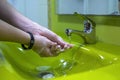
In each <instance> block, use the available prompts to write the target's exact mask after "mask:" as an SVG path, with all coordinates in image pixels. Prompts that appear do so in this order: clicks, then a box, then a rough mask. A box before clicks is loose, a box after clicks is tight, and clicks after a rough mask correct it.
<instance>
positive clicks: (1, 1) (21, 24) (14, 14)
mask: <svg viewBox="0 0 120 80" xmlns="http://www.w3.org/2000/svg"><path fill="white" fill-rule="evenodd" d="M0 19H2V20H4V21H5V22H7V23H9V24H11V25H13V26H15V27H17V28H19V29H21V30H23V31H27V32H31V33H33V34H37V35H42V36H44V37H46V38H47V39H49V40H51V41H52V42H55V43H57V44H58V45H60V46H61V47H62V48H70V47H72V45H70V44H68V43H66V42H65V41H63V40H62V38H61V37H59V36H58V35H57V34H55V33H54V32H52V31H50V30H48V29H47V28H45V27H43V26H41V25H39V24H36V23H35V22H33V21H31V20H30V19H28V18H27V17H25V16H23V15H22V14H20V13H19V12H18V11H17V10H16V9H15V8H13V7H12V6H11V5H10V4H9V3H8V2H7V0H0Z"/></svg>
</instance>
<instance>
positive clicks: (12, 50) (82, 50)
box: [0, 43, 118, 80]
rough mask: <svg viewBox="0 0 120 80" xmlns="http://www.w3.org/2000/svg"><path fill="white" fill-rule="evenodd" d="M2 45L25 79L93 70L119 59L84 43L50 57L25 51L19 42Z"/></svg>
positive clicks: (9, 59) (5, 53) (4, 51)
mask: <svg viewBox="0 0 120 80" xmlns="http://www.w3.org/2000/svg"><path fill="white" fill-rule="evenodd" d="M13 45H14V46H13ZM0 47H1V49H2V50H3V53H4V55H5V57H6V59H7V60H8V61H9V63H10V64H11V65H12V67H13V68H14V70H15V71H16V72H17V73H18V74H19V75H21V76H22V77H23V78H24V79H33V80H34V79H35V78H38V79H39V78H51V77H58V76H63V75H69V74H74V73H80V72H81V73H82V72H85V71H92V70H94V69H98V68H101V67H104V66H107V65H110V64H113V63H115V62H116V61H117V60H118V58H117V57H116V56H114V55H112V54H108V53H107V52H105V51H101V50H99V49H95V48H94V47H91V46H84V45H82V46H74V48H72V49H70V50H68V51H66V52H63V53H61V54H60V55H59V56H57V57H50V58H42V57H39V56H38V55H37V54H36V53H34V52H33V51H23V50H22V49H21V48H20V46H19V45H18V44H12V43H4V44H1V45H0Z"/></svg>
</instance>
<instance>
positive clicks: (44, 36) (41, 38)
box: [24, 23, 72, 57]
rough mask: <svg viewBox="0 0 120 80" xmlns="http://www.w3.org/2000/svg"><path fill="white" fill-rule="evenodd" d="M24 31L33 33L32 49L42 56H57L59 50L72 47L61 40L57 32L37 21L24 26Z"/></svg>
mask: <svg viewBox="0 0 120 80" xmlns="http://www.w3.org/2000/svg"><path fill="white" fill-rule="evenodd" d="M24 31H28V32H31V33H33V34H34V37H35V44H34V46H33V50H34V51H35V52H37V53H38V54H39V55H40V56H42V57H49V56H57V55H58V54H59V53H60V52H62V51H64V50H65V49H69V48H71V47H72V45H71V44H68V43H66V42H65V41H63V40H62V38H61V37H59V36H58V35H57V34H55V33H54V32H52V31H50V30H48V29H47V28H45V27H42V26H40V25H39V24H37V23H34V24H33V25H30V26H26V27H25V28H24Z"/></svg>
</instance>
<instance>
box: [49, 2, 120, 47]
mask: <svg viewBox="0 0 120 80" xmlns="http://www.w3.org/2000/svg"><path fill="white" fill-rule="evenodd" d="M49 4H50V5H49V23H50V24H49V27H50V28H51V29H52V30H53V31H54V32H55V33H57V34H58V35H60V36H62V37H64V38H66V39H67V37H66V35H65V29H66V28H73V29H79V30H82V29H83V20H81V19H79V18H78V17H76V16H74V15H58V14H57V13H56V0H50V1H49ZM88 17H90V18H91V19H92V20H94V21H95V22H96V24H97V25H96V35H97V38H98V40H99V41H102V42H106V43H110V44H115V45H120V16H103V15H99V16H98V15H92V16H88Z"/></svg>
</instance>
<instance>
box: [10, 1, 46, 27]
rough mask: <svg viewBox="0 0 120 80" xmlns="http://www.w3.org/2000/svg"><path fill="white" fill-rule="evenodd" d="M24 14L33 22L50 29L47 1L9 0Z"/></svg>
mask: <svg viewBox="0 0 120 80" xmlns="http://www.w3.org/2000/svg"><path fill="white" fill-rule="evenodd" d="M8 1H9V2H10V3H11V4H12V5H13V6H14V7H15V8H17V9H18V10H19V11H20V12H21V13H22V14H24V15H25V16H27V17H29V18H30V19H32V20H33V21H35V22H37V23H39V24H41V25H42V26H45V27H48V3H47V0H8Z"/></svg>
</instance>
